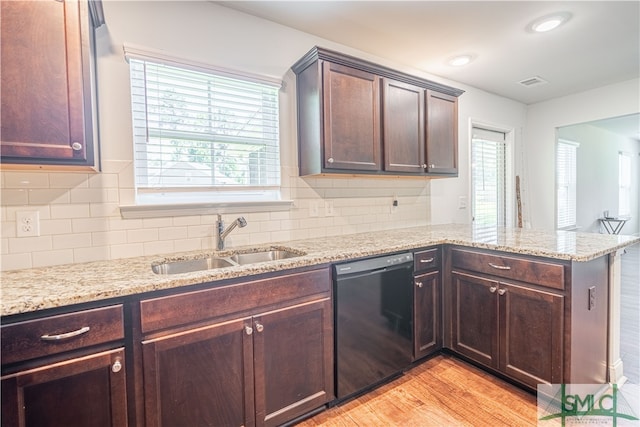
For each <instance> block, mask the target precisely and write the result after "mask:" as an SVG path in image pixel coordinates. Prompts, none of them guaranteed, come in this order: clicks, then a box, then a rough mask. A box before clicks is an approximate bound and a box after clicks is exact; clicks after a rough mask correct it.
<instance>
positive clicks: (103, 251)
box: [73, 246, 111, 262]
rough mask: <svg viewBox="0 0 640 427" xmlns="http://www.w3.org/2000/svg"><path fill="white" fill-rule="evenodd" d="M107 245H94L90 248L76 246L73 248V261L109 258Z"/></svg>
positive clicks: (109, 250)
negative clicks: (76, 247)
mask: <svg viewBox="0 0 640 427" xmlns="http://www.w3.org/2000/svg"><path fill="white" fill-rule="evenodd" d="M110 253H111V249H110V247H109V246H94V247H91V248H78V249H74V250H73V261H74V262H91V261H102V260H105V259H110Z"/></svg>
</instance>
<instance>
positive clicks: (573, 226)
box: [554, 138, 580, 231]
mask: <svg viewBox="0 0 640 427" xmlns="http://www.w3.org/2000/svg"><path fill="white" fill-rule="evenodd" d="M559 144H565V145H568V146H573V147H575V148H576V159H575V162H576V171H575V173H576V176H574V181H575V182H574V184H575V186H576V188H574V193H575V194H574V197H575V200H574V202H575V204H576V205H575V206H574V207H573V210H574V214H575V218H574V221H573V223H572V224H567V225H564V226H560V224H559V219H560V218H559V216H558V208H559V206H558V145H559ZM579 147H580V143H579V142H575V141H570V140H568V139H564V138H558V139H557V141H556V146H555V158H554V162H555V170H556V177H555V178H556V179H555V196H556V197H555V206H556V209H555V219H556V229H558V230H565V231H567V230H568V231H570V230H577V229H579V228H580V227H578V223H577V222H578V215H577V214H578V212H577V210H578V206H577V203H578V200H577V198H578V189H577V181H578V177H577V175H578V154H577V149H578V148H579Z"/></svg>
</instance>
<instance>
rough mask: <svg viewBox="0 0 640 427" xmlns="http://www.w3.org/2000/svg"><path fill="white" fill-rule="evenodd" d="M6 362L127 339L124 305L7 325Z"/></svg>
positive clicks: (3, 332) (4, 335)
mask: <svg viewBox="0 0 640 427" xmlns="http://www.w3.org/2000/svg"><path fill="white" fill-rule="evenodd" d="M0 331H1V335H2V364H3V365H4V364H7V363H14V362H18V361H24V360H29V359H35V358H37V357H42V356H48V355H51V354H56V353H61V352H64V351H69V350H76V349H80V348H83V347H89V346H92V345H96V344H102V343H107V342H111V341H117V340H121V339H123V338H124V320H123V314H122V305H114V306H110V307H103V308H96V309H92V310H84V311H78V312H75V313H69V314H61V315H58V316H50V317H44V318H42V319H35V320H29V321H25V322H19V323H13V324H10V325H4V326H2V328H1V329H0Z"/></svg>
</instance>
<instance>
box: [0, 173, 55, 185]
mask: <svg viewBox="0 0 640 427" xmlns="http://www.w3.org/2000/svg"><path fill="white" fill-rule="evenodd" d="M3 185H4V188H49V174H48V173H46V172H5V178H4V181H3Z"/></svg>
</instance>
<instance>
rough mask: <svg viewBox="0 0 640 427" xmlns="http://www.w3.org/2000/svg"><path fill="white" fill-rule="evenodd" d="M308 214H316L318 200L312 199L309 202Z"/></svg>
mask: <svg viewBox="0 0 640 427" xmlns="http://www.w3.org/2000/svg"><path fill="white" fill-rule="evenodd" d="M309 216H318V201H317V200H312V201H310V202H309Z"/></svg>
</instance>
